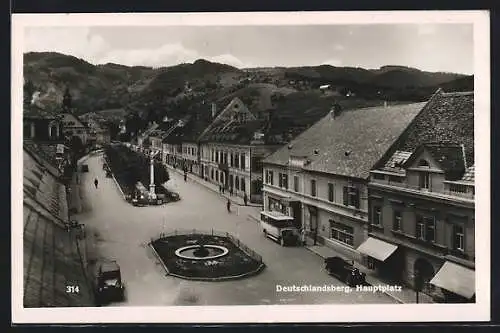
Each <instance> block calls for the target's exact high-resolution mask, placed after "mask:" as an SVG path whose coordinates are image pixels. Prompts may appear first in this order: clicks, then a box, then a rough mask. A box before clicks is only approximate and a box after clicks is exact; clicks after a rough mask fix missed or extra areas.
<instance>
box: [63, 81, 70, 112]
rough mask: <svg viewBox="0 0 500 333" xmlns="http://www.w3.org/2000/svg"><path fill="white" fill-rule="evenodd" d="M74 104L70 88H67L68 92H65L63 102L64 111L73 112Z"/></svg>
mask: <svg viewBox="0 0 500 333" xmlns="http://www.w3.org/2000/svg"><path fill="white" fill-rule="evenodd" d="M72 102H73V98H72V97H71V93H70V91H69V87H66V90H65V91H64V96H63V102H62V108H63V110H64V111H66V112H69V111H71V104H72Z"/></svg>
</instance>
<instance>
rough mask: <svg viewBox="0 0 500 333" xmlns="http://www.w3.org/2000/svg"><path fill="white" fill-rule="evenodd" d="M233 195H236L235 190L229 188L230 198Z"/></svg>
mask: <svg viewBox="0 0 500 333" xmlns="http://www.w3.org/2000/svg"><path fill="white" fill-rule="evenodd" d="M233 193H234V189H233V188H232V187H230V188H229V195H230V196H233Z"/></svg>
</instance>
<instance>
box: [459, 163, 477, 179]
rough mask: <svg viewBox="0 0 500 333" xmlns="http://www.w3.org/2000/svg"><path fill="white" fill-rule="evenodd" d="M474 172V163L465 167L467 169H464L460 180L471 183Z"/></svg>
mask: <svg viewBox="0 0 500 333" xmlns="http://www.w3.org/2000/svg"><path fill="white" fill-rule="evenodd" d="M475 172H476V167H475V166H474V165H472V166H470V167H468V168H467V170H465V173H464V175H463V177H462V181H464V182H471V183H474V179H475V177H474V174H475Z"/></svg>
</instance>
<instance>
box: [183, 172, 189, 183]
mask: <svg viewBox="0 0 500 333" xmlns="http://www.w3.org/2000/svg"><path fill="white" fill-rule="evenodd" d="M187 177H188V176H187V172H186V171H184V182H187Z"/></svg>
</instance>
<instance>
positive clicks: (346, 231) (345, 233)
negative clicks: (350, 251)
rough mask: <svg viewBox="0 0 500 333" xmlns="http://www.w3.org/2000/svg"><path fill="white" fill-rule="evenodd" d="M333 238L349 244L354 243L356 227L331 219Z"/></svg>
mask: <svg viewBox="0 0 500 333" xmlns="http://www.w3.org/2000/svg"><path fill="white" fill-rule="evenodd" d="M330 230H331V238H332V239H335V240H337V241H339V242H341V243H344V244H347V245H351V246H352V245H353V244H354V237H353V235H354V228H353V227H350V226H348V225H345V224H341V223H337V222H334V221H333V220H330Z"/></svg>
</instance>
